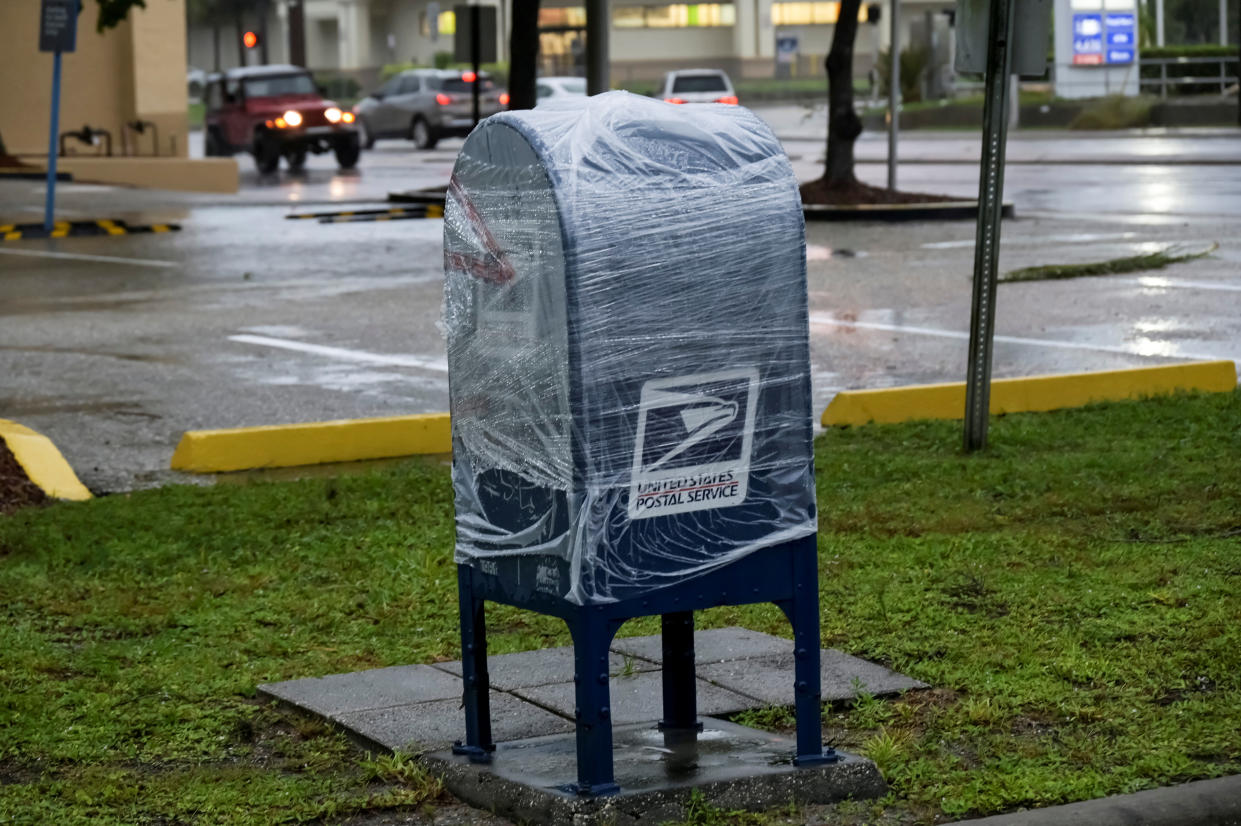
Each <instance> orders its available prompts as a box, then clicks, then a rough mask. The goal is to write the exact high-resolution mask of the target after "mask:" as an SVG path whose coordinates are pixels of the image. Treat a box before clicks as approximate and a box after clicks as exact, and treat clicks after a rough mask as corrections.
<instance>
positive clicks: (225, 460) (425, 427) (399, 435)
mask: <svg viewBox="0 0 1241 826" xmlns="http://www.w3.org/2000/svg"><path fill="white" fill-rule="evenodd" d="M451 452H452V429H451V426H450V424H449V419H448V414H447V413H425V414H421V415H416V416H390V417H385V418H376V419H341V420H337V421H329V422H306V423H303V424H285V425H264V426H260V427H240V428H234V429H229V430H190V431H187V432H186V433H185V435H183V436H182V437H181V441H180V443H179V444H178V445H177V449H176V451H174V452H173V454H172V469H173V470H183V471H188V472H190V473H223V472H226V471H232V470H254V469H256V468H270V467H296V466H299V465H321V464H326V463H328V462H355V461H360V460H363V459H387V458H392V457H396V456H413V455H417V454H427V453H451Z"/></svg>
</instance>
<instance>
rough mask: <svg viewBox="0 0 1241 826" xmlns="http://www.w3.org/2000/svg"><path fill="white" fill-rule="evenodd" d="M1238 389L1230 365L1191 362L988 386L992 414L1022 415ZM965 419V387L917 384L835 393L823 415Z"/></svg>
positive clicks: (842, 420)
mask: <svg viewBox="0 0 1241 826" xmlns="http://www.w3.org/2000/svg"><path fill="white" fill-rule="evenodd" d="M1236 387H1237V368H1236V365H1235V364H1234V363H1233V362H1231V361H1195V362H1190V363H1188V364H1171V365H1166V366H1163V367H1138V368H1133V369H1129V370H1104V371H1099V372H1094V373H1066V374H1063V375H1056V376H1027V377H1025V378H1018V379H995V380H994V381H992V382H991V413H992V415H996V414H1001V413H1025V412H1037V411H1046V410H1059V409H1062V408H1065V407H1080V406H1082V405H1086V404H1092V403H1094V402H1107V401H1122V400H1125V399H1139V398H1143V397H1146V396H1161V395H1168V394H1171V393H1175V392H1177V391H1188V390H1197V391H1204V392H1212V393H1225V392H1230V391H1232V390H1233V389H1235V388H1236ZM963 418H965V382H951V383H947V384H917V385H911V386H909V387H893V388H885V389H882V390H846V391H843V392H841V393H837V394H836V397H835V398H834V399H832V401H831V404H829V405H828V406H827V409H826V410H824V411H823V419H822V422H823V426H824V427H842V426H847V425H863V424H869V423H870V422H880V423H892V422H908V421H914V420H917V419H963Z"/></svg>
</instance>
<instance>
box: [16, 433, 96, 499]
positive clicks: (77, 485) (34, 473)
mask: <svg viewBox="0 0 1241 826" xmlns="http://www.w3.org/2000/svg"><path fill="white" fill-rule="evenodd" d="M0 438H2V439H4V443H5V444H6V445H7V446H8V448H9V450H10V451H11V452H12V454H13V456H14V457H15V458H16V459H17V463H18V464H19V465H21V466H22V470H24V471H25V472H26V476H27V477H28V478H29V479H30V481H31V482H34V483H35V484H36V485H38V486H39V487H40V488H42V489H43V492H44V493H46V494H47V495H48V496H51V497H53V498H56V499H73V500H76V501H79V502H80V501H82V500H85V499H90V498H91V493H90V491H89V490H87V489H86V485H83V484H82V483H81V481H79V480H78V477H77V474H76V473H74V472H73V468H71V467H69V463H68V462H66V461H65V457H64V456H62V455H60V451H59V450H57V449H56V445H54V444H52V440H51V439H49V438H47V437H46V436H44V435H43V434H41V433H36V432H35V431H33V430H31V429H30V428H28V427H25V426H23V425H20V424H18V423H17V422H10V421H9V420H8V419H0Z"/></svg>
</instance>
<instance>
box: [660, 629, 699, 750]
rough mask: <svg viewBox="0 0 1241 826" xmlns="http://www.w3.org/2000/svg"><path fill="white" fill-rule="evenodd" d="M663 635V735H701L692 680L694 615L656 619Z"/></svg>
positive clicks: (695, 693) (693, 680)
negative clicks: (692, 732)
mask: <svg viewBox="0 0 1241 826" xmlns="http://www.w3.org/2000/svg"><path fill="white" fill-rule="evenodd" d="M660 624H661V626H662V630H663V635H662V643H663V684H664V718H663V719H662V720H660V721H659V728H660V729H661V730H663V731H695V732H698V731H702V723H700V722H699V721H698V693H697V684H696V682H695V676H694V612H693V611H678V612H676V613H674V614H664V615H663V616H662V617H661V618H660Z"/></svg>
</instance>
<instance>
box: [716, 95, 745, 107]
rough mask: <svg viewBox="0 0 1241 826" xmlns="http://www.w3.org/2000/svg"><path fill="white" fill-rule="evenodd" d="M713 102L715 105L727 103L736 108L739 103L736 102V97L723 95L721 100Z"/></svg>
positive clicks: (717, 99)
mask: <svg viewBox="0 0 1241 826" xmlns="http://www.w3.org/2000/svg"><path fill="white" fill-rule="evenodd" d="M715 102H716V103H729V104H732V105H733V106H736V105H737V104H738V103H740V102H741V101H739V100H737V96H736V95H725V96H724V97H722V98H716V99H715Z"/></svg>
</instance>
